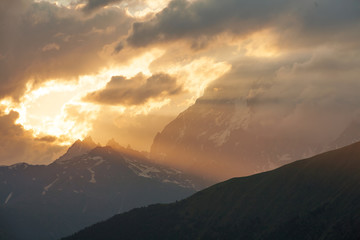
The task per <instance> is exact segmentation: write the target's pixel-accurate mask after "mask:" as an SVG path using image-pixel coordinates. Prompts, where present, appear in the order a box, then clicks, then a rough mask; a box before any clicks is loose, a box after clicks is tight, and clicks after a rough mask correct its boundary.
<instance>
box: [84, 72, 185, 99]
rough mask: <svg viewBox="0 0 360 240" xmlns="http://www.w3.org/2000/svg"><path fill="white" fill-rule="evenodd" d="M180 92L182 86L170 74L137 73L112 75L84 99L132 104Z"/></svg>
mask: <svg viewBox="0 0 360 240" xmlns="http://www.w3.org/2000/svg"><path fill="white" fill-rule="evenodd" d="M181 92H182V86H181V85H180V84H178V83H177V81H176V79H175V78H174V77H172V76H170V75H167V74H164V73H158V74H154V75H152V76H151V77H149V78H146V77H145V76H144V75H142V74H138V75H136V76H135V77H133V78H131V79H126V78H125V77H123V76H114V77H112V78H111V81H110V82H109V83H108V84H107V85H106V87H105V88H104V89H102V90H99V91H95V92H92V93H89V94H88V95H87V96H86V97H85V98H84V100H85V101H90V102H95V103H98V104H104V105H123V106H132V105H142V104H145V103H146V102H148V101H149V100H150V99H153V100H158V99H163V98H166V97H169V96H172V95H177V94H180V93H181Z"/></svg>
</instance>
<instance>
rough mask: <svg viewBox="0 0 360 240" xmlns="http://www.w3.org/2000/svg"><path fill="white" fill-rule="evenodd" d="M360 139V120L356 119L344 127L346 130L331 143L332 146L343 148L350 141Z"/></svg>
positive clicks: (333, 147)
mask: <svg viewBox="0 0 360 240" xmlns="http://www.w3.org/2000/svg"><path fill="white" fill-rule="evenodd" d="M358 141H360V120H354V121H352V122H350V124H349V125H348V126H347V127H346V128H345V129H344V131H343V132H342V133H341V134H340V135H339V137H337V138H336V139H335V141H334V142H332V143H331V144H330V146H329V147H330V148H332V149H336V148H341V147H344V146H346V145H348V144H349V143H354V142H358Z"/></svg>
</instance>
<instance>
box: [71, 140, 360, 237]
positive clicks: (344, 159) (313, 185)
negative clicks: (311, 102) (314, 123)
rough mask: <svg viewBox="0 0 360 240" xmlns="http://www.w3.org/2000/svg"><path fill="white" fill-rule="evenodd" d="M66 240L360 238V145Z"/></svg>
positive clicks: (116, 220)
mask: <svg viewBox="0 0 360 240" xmlns="http://www.w3.org/2000/svg"><path fill="white" fill-rule="evenodd" d="M65 239H66V240H75V239H76V240H82V239H84V240H85V239H86V240H95V239H99V240H100V239H107V240H111V239H277V240H279V239H286V240H288V239H292V240H294V239H327V240H328V239H336V240H338V239H360V143H356V144H353V145H351V146H348V147H345V148H342V149H338V150H335V151H331V152H327V153H324V154H321V155H318V156H315V157H313V158H309V159H305V160H301V161H297V162H294V163H292V164H289V165H286V166H284V167H281V168H278V169H276V170H274V171H270V172H266V173H261V174H257V175H254V176H250V177H242V178H235V179H231V180H228V181H226V182H223V183H220V184H217V185H214V186H212V187H210V188H207V189H205V190H203V191H201V192H198V193H196V194H194V195H193V196H192V197H190V198H187V199H185V200H183V201H180V202H176V203H173V204H158V205H152V206H150V207H146V208H140V209H135V210H132V211H130V212H127V213H124V214H121V215H117V216H115V217H112V218H111V219H109V220H107V221H105V222H102V223H98V224H96V225H93V226H91V227H89V228H86V229H85V230H83V231H81V232H79V233H77V234H75V235H73V236H71V237H68V238H65Z"/></svg>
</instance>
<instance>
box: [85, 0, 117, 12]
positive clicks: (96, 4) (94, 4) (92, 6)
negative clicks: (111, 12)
mask: <svg viewBox="0 0 360 240" xmlns="http://www.w3.org/2000/svg"><path fill="white" fill-rule="evenodd" d="M117 2H122V0H88V1H87V3H86V5H85V7H84V8H83V10H84V12H92V11H94V10H96V9H99V8H102V7H105V6H107V5H109V4H112V3H117Z"/></svg>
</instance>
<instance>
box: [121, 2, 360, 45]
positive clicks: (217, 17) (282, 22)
mask: <svg viewBox="0 0 360 240" xmlns="http://www.w3.org/2000/svg"><path fill="white" fill-rule="evenodd" d="M359 5H360V3H359V1H345V2H339V1H336V0H318V1H316V4H314V1H310V0H304V1H295V0H291V1H287V0H272V1H267V0H260V1H249V0H224V1H218V0H198V1H186V0H172V1H171V2H170V3H169V5H168V7H167V8H165V9H163V10H162V11H161V12H160V13H158V14H156V16H155V17H154V18H152V19H150V20H148V21H144V22H136V23H134V24H133V29H132V33H131V35H130V36H129V37H128V39H127V42H128V43H129V44H130V45H131V46H133V47H146V46H148V45H152V44H159V43H168V42H173V41H177V40H181V39H185V40H188V41H190V43H191V46H192V47H193V48H195V49H196V48H202V47H205V46H207V44H208V42H209V41H212V40H213V39H214V38H216V37H217V36H218V35H219V34H222V33H230V34H232V35H234V36H238V37H244V36H246V35H248V34H251V33H253V32H257V31H261V30H263V29H268V28H272V29H275V31H276V32H277V34H278V35H279V43H284V42H285V45H289V46H293V47H294V45H295V46H296V47H299V45H300V46H305V45H309V44H310V45H318V44H323V43H324V42H331V41H337V42H339V41H341V40H343V39H346V37H345V36H344V34H346V35H351V34H354V32H353V31H351V30H350V29H353V30H354V29H356V28H355V27H357V28H358V27H359V22H360V21H359V20H360V15H359V14H358V9H359V7H360V6H359ZM357 33H358V32H357ZM357 36H359V35H358V34H357Z"/></svg>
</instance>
